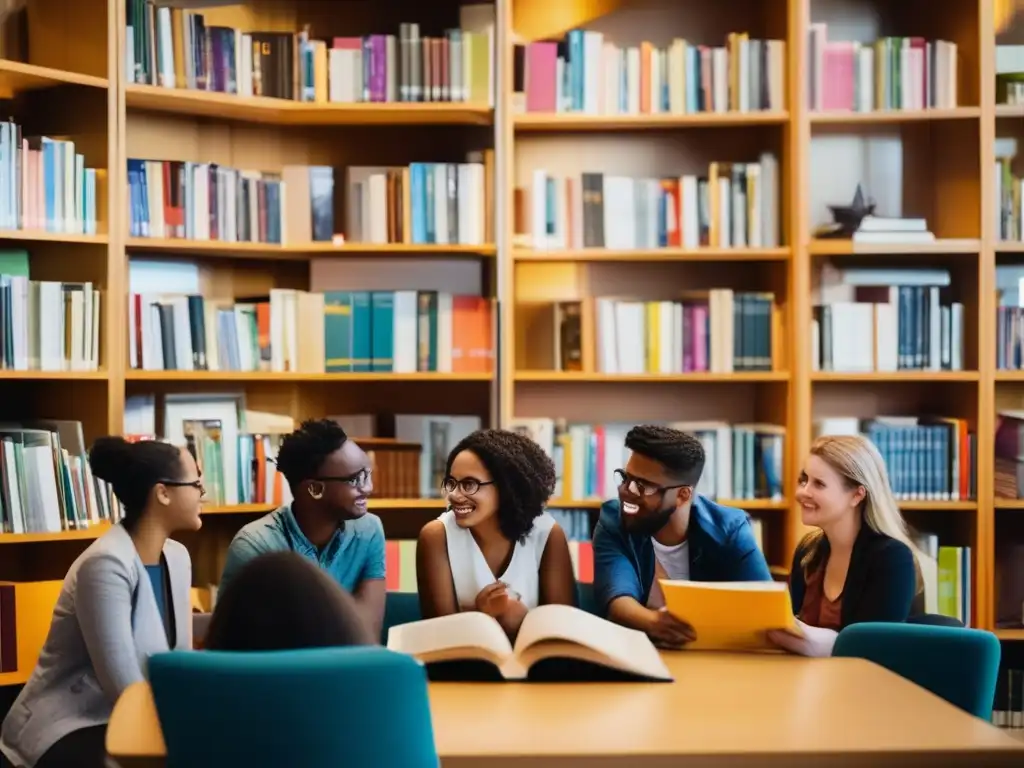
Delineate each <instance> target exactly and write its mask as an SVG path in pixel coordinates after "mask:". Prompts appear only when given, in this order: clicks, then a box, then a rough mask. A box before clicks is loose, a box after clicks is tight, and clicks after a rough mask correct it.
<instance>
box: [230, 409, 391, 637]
mask: <svg viewBox="0 0 1024 768" xmlns="http://www.w3.org/2000/svg"><path fill="white" fill-rule="evenodd" d="M277 468H278V470H280V472H281V474H283V475H284V477H285V480H287V481H288V485H289V487H290V488H291V491H292V496H293V501H292V503H291V504H286V505H285V506H283V507H281V508H279V509H277V510H275V511H273V512H271V513H270V514H268V515H265V516H264V517H261V518H260V519H259V520H255V521H253V522H251V523H249V524H248V525H246V526H244V527H243V528H242V529H241V530H240V531H239V532H238V533H237V534H235V537H234V539H233V540H232V541H231V545H230V546H229V547H228V554H227V560H226V561H225V563H224V572H223V574H221V579H220V589H221V590H223V589H226V588H227V587H228V586H229V585H230V583H231V580H232V579H233V578H234V577H235V574H236V573H237V572H238V570H239V569H240V568H241V567H242V565H243V564H245V563H246V562H248V561H249V560H251V559H252V558H254V557H256V556H257V555H261V554H264V553H266V552H281V551H289V550H290V551H292V552H297V553H298V554H300V555H302V556H303V557H305V558H307V559H309V560H310V561H311V562H313V563H316V564H317V565H319V566H320V567H321V568H323V569H324V570H325V571H327V573H328V574H329V575H330V576H331V577H332V578H333V579H334V580H335V581H336V582H338V584H339V585H341V587H342V588H343V589H344V590H345V591H346V592H349V593H351V594H352V595H353V596H354V597H355V599H356V603H357V604H358V605H359V609H360V611H362V614H363V616H364V617H365V619H366V622H367V625H368V626H369V627H370V629H371V631H374V632H378V633H379V632H380V628H381V625H382V624H383V623H384V598H385V595H386V590H385V586H384V576H385V567H384V528H383V526H382V525H381V522H380V518H378V517H377V516H376V515H372V514H368V513H367V511H366V505H367V500H368V498H369V496H370V494H371V493H372V492H373V480H372V474H371V465H370V459H369V457H368V456H367V455H366V454H365V453H364V452H363V450H362V449H361V448H360V447H359V446H358V445H356V444H355V443H354V442H352V441H351V440H349V439H348V436H347V435H346V434H345V430H343V429H342V428H341V427H340V426H339V425H338V424H337V423H336V422H334V421H331V420H330V419H321V420H319V421H306V422H304V423H303V424H302V425H301V426H300V427H299V428H298V429H297V430H296V431H295V432H292V433H291V434H290V435H287V436H285V438H284V440H282V441H281V449H280V451H279V452H278V454H277Z"/></svg>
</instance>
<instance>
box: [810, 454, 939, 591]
mask: <svg viewBox="0 0 1024 768" xmlns="http://www.w3.org/2000/svg"><path fill="white" fill-rule="evenodd" d="M811 455H812V456H817V457H818V458H819V459H821V460H822V461H824V462H825V463H827V464H828V465H829V466H830V467H832V469H834V470H835V471H836V472H837V473H838V474H839V475H840V476H841V477H842V478H843V482H845V483H846V486H847V487H848V488H856V487H858V486H860V487H862V488H864V500H863V501H862V502H861V506H860V508H861V512H862V514H863V524H864V525H867V526H868V527H869V528H871V530H873V531H874V532H875V533H880V534H883V535H885V536H888V537H889V538H892V539H896V540H897V541H901V542H903V543H904V544H906V545H907V546H908V547H909V548H910V551H911V552H913V553H914V566H915V570H916V571H917V591H918V592H920V591H921V589H922V588H923V581H922V579H921V564H920V558H921V552H920V551H919V550H918V548H917V545H916V544H914V541H913V539H912V538H911V537H910V531H909V529H908V528H907V523H906V521H905V520H904V519H903V514H902V513H901V512H900V506H899V504H898V503H897V502H896V497H895V496H894V495H893V492H892V488H891V487H890V485H889V472H888V470H887V469H886V467H885V460H884V459H883V458H882V454H880V453H879V452H878V448H876V447H875V444H874V443H872V442H871V441H870V440H868V439H867V438H866V437H863V436H862V435H830V436H825V437H819V438H818V439H817V440H815V441H814V442H813V443H812V444H811ZM824 536H825V534H824V532H823V531H822V530H820V529H819V530H816V531H813V532H811V533H809V534H808V535H807V536H806V537H805V538H804V541H803V546H804V547H805V549H804V556H803V558H801V560H800V566H801V567H802V568H805V569H806V568H808V567H809V566H810V565H811V564H812V563H813V562H814V561H815V559H816V558H817V556H818V555H819V553H820V548H821V541H822V539H823V538H824Z"/></svg>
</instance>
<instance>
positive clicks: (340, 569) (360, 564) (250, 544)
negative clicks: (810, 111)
mask: <svg viewBox="0 0 1024 768" xmlns="http://www.w3.org/2000/svg"><path fill="white" fill-rule="evenodd" d="M288 550H291V551H292V552H297V553H298V554H300V555H302V556H303V557H305V558H308V559H309V560H311V561H312V562H314V563H316V564H317V565H318V566H320V567H321V568H323V569H324V570H325V571H327V573H328V574H330V576H332V577H333V578H334V580H335V581H337V582H338V583H339V584H340V585H341V586H342V587H343V588H344V589H345V590H347V591H348V592H354V591H355V590H356V588H357V587H358V586H359V584H360V583H361V582H363V581H366V580H367V579H383V578H384V576H385V564H384V526H383V525H382V524H381V522H380V518H379V517H377V516H376V515H372V514H369V513H367V514H365V515H363V516H362V517H360V518H358V519H356V520H346V521H345V527H344V529H343V530H339V531H337V532H335V534H334V536H333V538H332V539H331V540H330V541H329V542H328V543H327V546H325V547H324V548H323V550H322V551H317V548H316V547H315V546H313V544H311V543H310V541H309V539H307V538H306V536H305V534H303V533H302V531H301V530H300V529H299V524H298V523H297V522H296V521H295V516H294V515H293V514H292V508H291V505H288V506H284V507H279V508H278V509H276V510H274V511H273V512H271V513H270V514H269V515H264V516H263V517H261V518H260V519H259V520H254V521H253V522H251V523H249V524H248V525H246V526H245V527H244V528H242V530H240V531H239V532H238V533H236V534H235V538H234V539H232V540H231V546H229V547H228V554H227V560H226V561H225V563H224V572H223V573H222V574H221V577H220V585H219V586H218V589H220V590H223V589H224V588H225V587H226V586H227V584H228V582H229V581H230V580H231V579H232V578H233V577H234V575H235V574H236V573H238V569H239V568H241V567H242V566H243V565H244V564H245V563H247V562H248V561H250V560H252V559H253V558H254V557H256V556H257V555H262V554H265V553H267V552H281V551H288Z"/></svg>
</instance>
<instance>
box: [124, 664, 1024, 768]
mask: <svg viewBox="0 0 1024 768" xmlns="http://www.w3.org/2000/svg"><path fill="white" fill-rule="evenodd" d="M663 656H664V658H665V661H666V663H667V664H668V666H669V668H670V669H671V670H672V673H673V675H674V676H675V678H676V681H675V682H674V683H671V684H666V683H645V684H639V683H615V684H605V683H591V684H575V685H572V684H536V683H490V684H488V683H435V684H431V686H430V706H431V711H432V714H433V721H434V738H435V742H436V744H437V749H438V753H439V754H440V756H441V759H442V762H443V764H444V765H445V766H446V768H447V767H448V766H456V767H457V768H467V767H468V766H488V768H510V767H511V766H526V765H529V766H530V768H547V767H548V766H558V767H559V768H583V767H584V766H586V767H587V768H609V767H610V766H623V767H624V768H625V767H627V766H628V768H638V767H639V766H659V767H660V766H669V765H673V766H678V765H680V764H681V763H680V762H679V758H680V757H684V756H685V757H686V761H685V765H686V766H687V768H724V767H725V766H728V768H737V767H742V768H747V767H748V766H759V768H774V767H780V768H781V766H786V767H787V768H803V767H805V766H806V767H807V768H810V767H812V766H813V767H814V768H831V767H833V766H854V765H856V766H862V765H864V766H868V765H870V766H871V767H872V768H877V767H880V766H893V767H894V768H895V767H897V766H898V767H899V768H912V767H913V766H928V768H937V767H940V766H942V767H944V766H965V767H970V768H974V767H975V766H978V765H985V766H986V767H987V768H997V767H998V766H1011V765H1012V766H1016V767H1017V768H1020V767H1021V766H1024V745H1022V744H1020V743H1019V742H1018V741H1016V740H1015V739H1012V738H1010V737H1009V736H1007V735H1006V734H1005V733H1002V732H1001V731H1000V730H999V729H998V728H995V727H994V726H992V725H990V724H989V723H986V722H984V721H982V720H979V719H977V718H974V717H971V716H970V715H967V714H966V713H964V712H962V711H960V710H959V709H957V708H955V707H953V706H952V705H950V704H948V703H946V702H945V701H943V700H941V699H939V698H938V697H937V696H934V695H932V694H931V693H929V692H927V691H925V690H924V689H922V688H918V687H917V686H915V685H914V684H912V683H910V682H908V681H906V680H904V679H902V678H900V677H898V676H896V675H894V674H892V673H891V672H889V671H887V670H885V669H883V668H881V667H879V666H876V665H874V664H871V663H869V662H867V661H862V660H860V659H804V658H796V657H791V656H777V655H741V654H717V653H702V652H694V651H689V652H687V651H683V652H676V653H665V654H663ZM196 738H201V734H198V733H197V734H196ZM107 749H108V751H109V752H110V754H111V755H112V756H113V757H114V758H115V759H116V760H117V761H118V762H119V763H121V764H122V765H123V766H125V768H134V766H159V765H163V764H164V760H163V755H164V754H165V748H164V741H163V735H162V734H161V732H160V724H159V722H158V721H157V716H156V709H155V707H154V704H153V698H152V694H151V692H150V689H149V686H148V685H147V684H145V683H139V684H136V685H133V686H132V687H131V688H129V689H128V690H127V691H125V693H124V695H123V696H122V697H121V699H120V700H119V701H118V702H117V706H116V707H115V708H114V713H113V716H112V718H111V722H110V728H109V730H108V733H107Z"/></svg>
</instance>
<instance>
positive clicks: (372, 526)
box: [345, 512, 384, 539]
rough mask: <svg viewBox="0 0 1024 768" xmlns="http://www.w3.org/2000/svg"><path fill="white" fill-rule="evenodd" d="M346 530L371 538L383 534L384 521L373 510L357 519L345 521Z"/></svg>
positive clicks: (352, 533) (358, 535)
mask: <svg viewBox="0 0 1024 768" xmlns="http://www.w3.org/2000/svg"><path fill="white" fill-rule="evenodd" d="M345 532H346V533H348V534H351V535H352V536H357V537H359V538H365V539H370V538H373V537H374V536H376V535H377V534H383V532H384V523H382V522H381V520H380V518H379V517H377V515H375V514H373V513H372V512H367V513H366V514H365V515H363V516H362V517H357V518H356V519H355V520H346V521H345Z"/></svg>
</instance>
